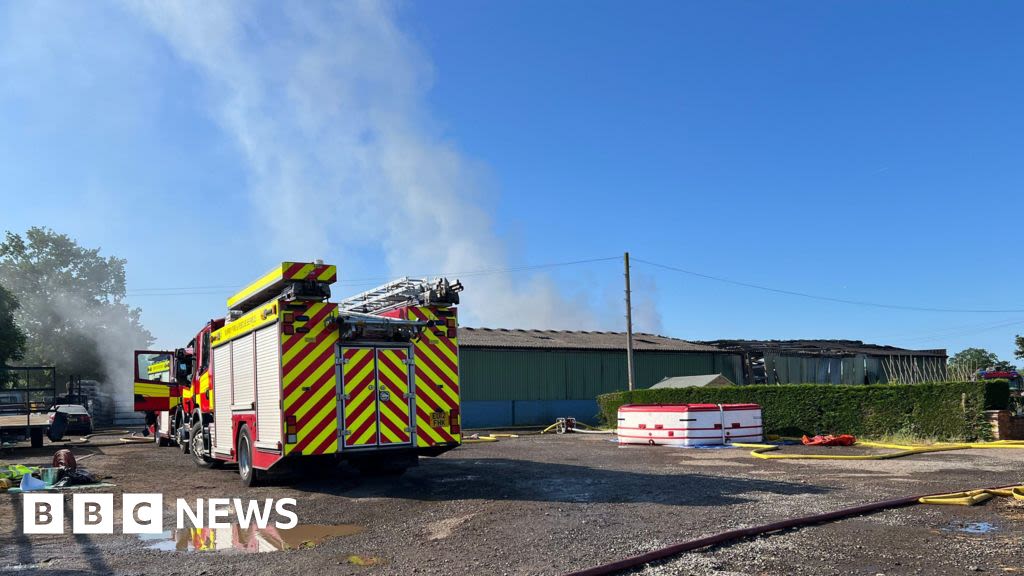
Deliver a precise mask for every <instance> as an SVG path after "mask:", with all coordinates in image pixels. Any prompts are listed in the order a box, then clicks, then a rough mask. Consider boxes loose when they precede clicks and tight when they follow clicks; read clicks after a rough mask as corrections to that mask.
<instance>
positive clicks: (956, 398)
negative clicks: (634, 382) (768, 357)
mask: <svg viewBox="0 0 1024 576" xmlns="http://www.w3.org/2000/svg"><path fill="white" fill-rule="evenodd" d="M1009 396H1010V393H1009V384H1008V383H1007V382H1006V381H1005V380H989V381H983V382H936V383H929V384H874V385H853V386H849V385H833V384H784V385H770V386H723V387H716V388H662V389H653V390H652V389H645V390H634V391H632V392H613V393H611V394H602V395H601V396H598V397H597V403H598V406H599V407H600V409H601V415H602V416H603V418H604V419H605V421H606V422H616V421H617V417H618V414H617V412H618V409H619V406H622V405H623V404H686V403H705V402H706V403H711V404H733V403H745V402H751V403H755V404H759V405H760V406H761V410H762V416H763V422H764V427H765V433H766V434H781V435H784V436H792V435H800V434H854V435H858V436H867V437H878V436H888V435H895V434H900V435H910V436H915V437H921V438H935V439H937V440H978V439H981V440H990V439H991V438H992V429H991V426H990V425H989V424H988V419H987V418H986V417H985V410H1002V409H1005V408H1006V407H1007V404H1008V402H1009Z"/></svg>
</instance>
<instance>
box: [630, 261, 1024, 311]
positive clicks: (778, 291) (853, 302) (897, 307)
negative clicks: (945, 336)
mask: <svg viewBox="0 0 1024 576" xmlns="http://www.w3.org/2000/svg"><path fill="white" fill-rule="evenodd" d="M633 261H634V262H640V263H642V264H646V265H648V266H653V267H655V268H661V269H663V270H671V271H673V272H679V273H681V274H687V275H689V276H694V277H697V278H704V279H707V280H714V281H716V282H722V283H725V284H732V285H734V286H742V287H744V288H752V289H755V290H762V291H765V292H774V293H776V294H785V295H787V296H797V297H800V298H808V299H811V300H821V301H824V302H837V303H839V304H849V305H851V306H867V307H871V308H884V309H887V310H909V311H913V312H949V313H959V314H1019V313H1024V309H1021V308H1011V309H1002V310H989V309H971V308H931V307H927V306H906V305H903V304H885V303H881V302H868V301H866V300H848V299H846V298H835V297H832V296H821V295H818V294H808V293H806V292H797V291H795V290H784V289H782V288H772V287H770V286H762V285H760V284H753V283H750V282H742V281H740V280H732V279H730V278H722V277H721V276H712V275H710V274H703V273H701V272H694V271H693V270H686V269H684V268H678V267H676V266H668V265H666V264H658V263H657V262H651V261H649V260H643V259H640V258H633Z"/></svg>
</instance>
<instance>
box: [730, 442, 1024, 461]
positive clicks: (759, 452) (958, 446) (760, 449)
mask: <svg viewBox="0 0 1024 576" xmlns="http://www.w3.org/2000/svg"><path fill="white" fill-rule="evenodd" d="M733 446H738V447H740V448H751V449H752V450H751V451H750V455H751V456H753V457H754V458H761V459H764V460H888V459H890V458H902V457H904V456H912V455H914V454H926V453H929V452H948V451H951V450H969V449H977V448H982V449H996V448H1003V449H1009V448H1024V440H997V441H995V442H965V443H940V444H930V445H918V446H913V445H905V444H887V443H884V442H868V441H860V442H857V443H856V444H854V446H861V447H864V448H888V449H892V450H896V452H886V453H884V454H835V455H833V454H767V452H772V451H775V450H778V449H779V448H780V446H779V445H777V444H747V443H739V442H737V443H735V444H733Z"/></svg>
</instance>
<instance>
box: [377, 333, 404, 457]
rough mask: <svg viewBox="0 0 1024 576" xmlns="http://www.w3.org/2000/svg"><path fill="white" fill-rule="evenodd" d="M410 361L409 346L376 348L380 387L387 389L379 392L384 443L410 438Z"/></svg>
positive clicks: (398, 442) (382, 440)
mask: <svg viewBox="0 0 1024 576" xmlns="http://www.w3.org/2000/svg"><path fill="white" fill-rule="evenodd" d="M408 361H409V352H408V350H402V349H388V348H381V349H378V350H377V387H378V391H379V392H387V394H386V395H384V394H378V398H379V399H380V400H379V410H380V443H381V444H408V443H409V440H410V436H411V433H410V427H411V426H412V423H411V422H410V421H409V364H408ZM384 398H387V400H384Z"/></svg>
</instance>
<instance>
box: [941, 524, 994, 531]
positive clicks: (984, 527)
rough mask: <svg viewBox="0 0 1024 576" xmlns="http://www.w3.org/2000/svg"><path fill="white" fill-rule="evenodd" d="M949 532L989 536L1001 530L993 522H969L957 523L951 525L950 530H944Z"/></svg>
mask: <svg viewBox="0 0 1024 576" xmlns="http://www.w3.org/2000/svg"><path fill="white" fill-rule="evenodd" d="M943 530H945V531H947V532H964V533H967V534H988V533H989V532H994V531H996V530H999V528H997V527H996V525H995V524H992V523H991V522H969V523H967V524H960V523H956V524H953V525H950V526H949V527H948V528H943Z"/></svg>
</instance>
